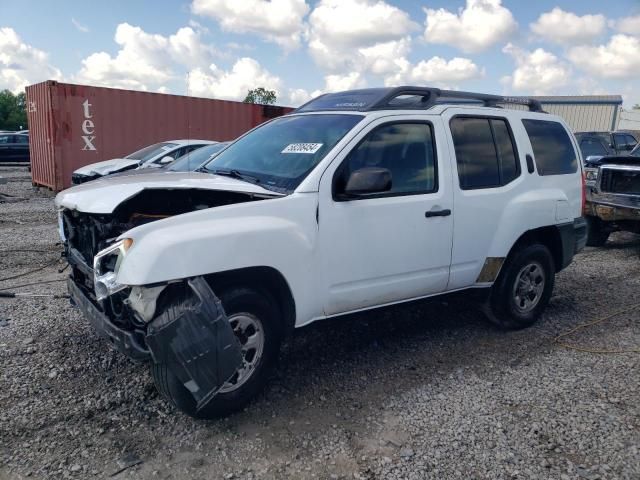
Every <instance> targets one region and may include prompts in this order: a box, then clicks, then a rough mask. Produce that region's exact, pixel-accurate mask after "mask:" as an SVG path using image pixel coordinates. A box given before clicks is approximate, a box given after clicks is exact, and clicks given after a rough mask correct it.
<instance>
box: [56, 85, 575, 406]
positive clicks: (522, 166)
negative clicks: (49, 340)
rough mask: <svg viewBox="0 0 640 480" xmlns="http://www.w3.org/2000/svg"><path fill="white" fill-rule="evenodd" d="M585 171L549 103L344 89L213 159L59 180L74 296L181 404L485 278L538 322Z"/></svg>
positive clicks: (564, 257)
mask: <svg viewBox="0 0 640 480" xmlns="http://www.w3.org/2000/svg"><path fill="white" fill-rule="evenodd" d="M506 103H517V104H518V105H519V107H520V108H522V109H521V110H509V109H503V108H500V105H503V104H506ZM527 107H528V111H526V110H525V109H527ZM581 165H582V162H581V158H580V153H579V150H578V148H577V144H576V141H575V138H574V137H573V135H572V134H571V133H570V131H569V129H568V128H567V127H566V125H565V124H564V122H563V121H562V120H561V119H560V118H558V117H555V116H552V115H548V114H546V113H544V112H542V111H541V109H540V105H539V104H538V103H537V102H535V101H533V100H527V99H518V98H503V97H498V96H492V95H482V94H472V93H463V92H450V91H441V90H439V89H433V88H417V87H399V88H389V89H383V88H379V89H366V90H356V91H349V92H341V93H335V94H327V95H323V96H321V97H318V98H316V99H314V100H312V101H311V102H309V103H307V104H306V105H304V106H302V107H300V108H299V109H297V110H296V111H295V112H293V113H291V114H289V115H286V116H283V117H280V118H277V119H274V120H272V121H270V122H268V123H266V124H263V125H261V126H259V127H257V128H255V129H254V130H252V131H250V132H249V133H247V134H245V135H244V136H243V137H241V138H239V139H238V140H237V141H235V142H234V143H232V144H231V145H230V146H229V147H227V148H226V150H224V151H223V152H222V153H221V154H220V155H219V156H217V157H216V158H215V159H213V160H212V161H211V162H210V163H208V164H207V165H206V166H205V167H203V168H202V169H201V171H200V172H193V173H160V174H153V173H151V174H149V175H143V176H137V177H136V176H134V177H120V178H113V179H104V180H97V181H95V182H91V183H90V184H86V185H80V186H77V187H74V188H71V189H70V190H67V191H64V192H62V193H60V194H59V195H58V197H57V198H56V202H57V206H58V208H59V211H60V230H61V236H62V238H63V240H64V241H65V245H66V254H67V258H68V260H69V263H70V264H71V266H72V274H71V276H70V278H69V290H70V293H71V297H72V300H73V302H74V303H75V304H76V305H78V306H79V307H80V308H81V309H82V311H83V312H84V314H85V315H86V316H87V317H88V318H89V319H90V320H91V322H92V323H93V324H94V326H95V327H96V329H97V330H98V331H99V332H101V333H102V334H103V335H105V336H106V337H107V338H109V339H110V340H111V341H112V342H113V343H114V344H115V345H116V347H117V348H118V349H119V350H121V351H122V352H125V353H127V354H128V355H129V356H131V357H133V358H137V359H141V360H150V363H151V365H152V372H153V376H154V379H155V381H156V384H157V387H158V389H159V390H160V391H161V392H162V394H163V395H164V396H166V397H167V398H168V399H169V400H170V401H171V402H173V403H174V404H175V405H176V406H177V407H178V408H180V409H181V410H183V411H185V412H187V413H188V414H190V415H193V416H197V417H213V416H219V415H224V414H227V413H229V412H231V411H234V410H237V409H239V408H242V407H243V406H244V405H245V404H246V403H247V402H248V401H249V400H250V399H251V398H252V397H253V396H254V395H255V394H256V393H257V392H258V391H259V390H260V389H261V388H262V386H263V385H264V383H265V381H266V380H267V378H268V375H269V371H270V370H271V368H272V367H273V365H274V361H275V359H276V357H277V354H278V349H279V346H280V342H281V340H282V338H283V336H284V335H286V334H287V333H288V332H290V331H291V330H292V329H293V328H294V327H302V326H304V325H307V324H309V323H311V322H314V321H316V320H320V319H325V318H328V317H337V316H341V315H344V314H347V313H351V312H356V311H361V310H367V309H373V308H376V307H380V306H385V305H391V304H397V303H401V302H407V301H411V300H416V299H422V298H425V297H432V296H435V295H441V294H445V293H449V292H454V291H459V290H469V291H471V290H473V291H474V292H475V293H476V294H482V295H481V297H482V301H481V303H480V304H481V307H482V308H483V309H484V310H485V311H486V312H487V314H488V317H489V318H490V319H491V320H493V321H494V322H496V323H497V324H498V325H500V326H502V327H504V328H521V327H526V326H528V325H531V324H532V323H533V322H534V321H536V320H537V319H538V318H539V317H540V315H541V314H542V312H543V310H544V309H545V307H546V306H547V303H548V302H549V298H550V297H551V294H552V290H553V284H554V276H555V274H556V272H558V271H560V270H562V269H563V268H565V267H566V266H567V265H568V264H569V263H570V262H571V260H572V258H573V256H574V254H575V253H576V252H578V251H579V250H580V249H581V248H582V247H583V246H584V243H585V238H586V228H585V223H584V221H583V219H582V217H581V214H582V203H583V198H584V185H583V180H582V167H581ZM474 297H476V298H477V297H478V295H474Z"/></svg>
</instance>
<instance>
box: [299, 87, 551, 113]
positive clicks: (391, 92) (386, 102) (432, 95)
mask: <svg viewBox="0 0 640 480" xmlns="http://www.w3.org/2000/svg"><path fill="white" fill-rule="evenodd" d="M402 97H404V98H402ZM447 103H449V104H451V103H455V104H461V103H462V104H466V103H481V104H482V105H483V106H485V107H496V108H500V107H501V105H506V104H513V105H522V106H525V107H528V109H529V111H531V112H544V110H543V109H542V104H541V103H540V101H538V100H536V99H533V98H527V97H503V96H501V95H489V94H486V93H473V92H460V91H457V90H441V89H439V88H434V87H411V86H403V87H393V88H365V89H360V90H350V91H344V92H337V93H325V94H323V95H320V96H318V97H316V98H314V99H313V100H310V101H309V102H307V103H305V104H304V105H302V106H300V107H298V108H297V109H296V111H297V112H306V111H323V110H354V111H359V112H366V111H372V110H389V109H396V110H415V109H420V110H422V109H428V108H431V107H433V106H435V105H441V104H447Z"/></svg>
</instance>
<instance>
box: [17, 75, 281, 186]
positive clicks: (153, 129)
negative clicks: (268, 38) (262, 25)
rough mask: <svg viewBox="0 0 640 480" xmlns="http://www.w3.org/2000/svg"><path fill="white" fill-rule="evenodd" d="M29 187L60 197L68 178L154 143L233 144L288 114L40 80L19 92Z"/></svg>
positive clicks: (246, 105)
mask: <svg viewBox="0 0 640 480" xmlns="http://www.w3.org/2000/svg"><path fill="white" fill-rule="evenodd" d="M26 93H27V114H28V118H29V147H30V150H31V175H32V181H33V184H34V185H40V186H44V187H48V188H50V189H52V190H54V191H60V190H62V189H64V188H67V187H69V186H70V185H71V173H72V172H73V171H74V170H76V169H78V168H80V167H82V166H85V165H88V164H90V163H95V162H100V161H102V160H109V159H112V158H119V157H123V156H126V155H128V154H129V153H132V152H134V151H136V150H139V149H140V148H142V147H144V146H147V145H151V144H153V143H156V142H162V141H165V140H177V139H188V138H193V139H199V140H218V141H225V140H233V139H234V138H236V137H238V136H240V135H241V134H243V133H244V132H246V131H247V130H250V129H251V128H253V127H255V126H256V125H259V124H260V123H262V122H264V121H266V120H269V119H270V118H274V117H278V116H280V115H283V114H285V113H288V112H289V111H291V108H287V107H278V106H273V105H254V104H250V103H241V102H232V101H227V100H214V99H209V98H196V97H187V96H181V95H167V94H163V93H150V92H140V91H133V90H120V89H115V88H104V87H92V86H88V85H72V84H67V83H58V82H55V81H51V80H50V81H46V82H42V83H38V84H36V85H31V86H29V87H27V89H26Z"/></svg>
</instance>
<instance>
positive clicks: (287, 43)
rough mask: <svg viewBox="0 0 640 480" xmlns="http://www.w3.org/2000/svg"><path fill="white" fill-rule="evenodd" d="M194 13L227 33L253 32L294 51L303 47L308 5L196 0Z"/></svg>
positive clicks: (283, 0) (293, 0) (291, 0)
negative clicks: (215, 22)
mask: <svg viewBox="0 0 640 480" xmlns="http://www.w3.org/2000/svg"><path fill="white" fill-rule="evenodd" d="M191 10H192V11H193V13H195V14H196V15H202V16H206V17H210V18H213V19H214V20H216V21H217V22H218V23H220V26H221V27H222V28H223V29H225V30H227V31H230V32H236V33H254V34H257V35H259V36H261V37H263V38H264V39H265V40H267V41H270V42H274V43H277V44H278V45H280V46H282V47H284V48H285V49H293V48H296V47H298V46H299V45H300V40H301V37H302V34H303V33H304V22H303V19H304V17H305V15H306V14H307V13H308V12H309V6H308V5H307V4H306V2H305V1H304V0H270V1H269V0H241V1H238V0H193V3H192V4H191Z"/></svg>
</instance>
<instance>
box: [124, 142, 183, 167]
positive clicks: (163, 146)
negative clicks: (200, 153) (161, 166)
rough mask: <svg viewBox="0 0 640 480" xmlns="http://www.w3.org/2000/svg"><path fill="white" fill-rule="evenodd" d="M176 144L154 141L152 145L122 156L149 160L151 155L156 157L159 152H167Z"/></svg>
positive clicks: (143, 160)
mask: <svg viewBox="0 0 640 480" xmlns="http://www.w3.org/2000/svg"><path fill="white" fill-rule="evenodd" d="M177 146H178V145H177V144H175V143H167V142H162V143H155V144H153V145H149V146H148V147H144V148H143V149H141V150H138V151H137V152H133V153H132V154H130V155H127V156H126V157H124V158H129V159H131V160H140V161H141V162H146V161H147V160H151V159H152V158H153V157H156V156H158V155H160V154H161V153H164V152H169V151H170V150H172V149H173V148H175V147H177Z"/></svg>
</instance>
